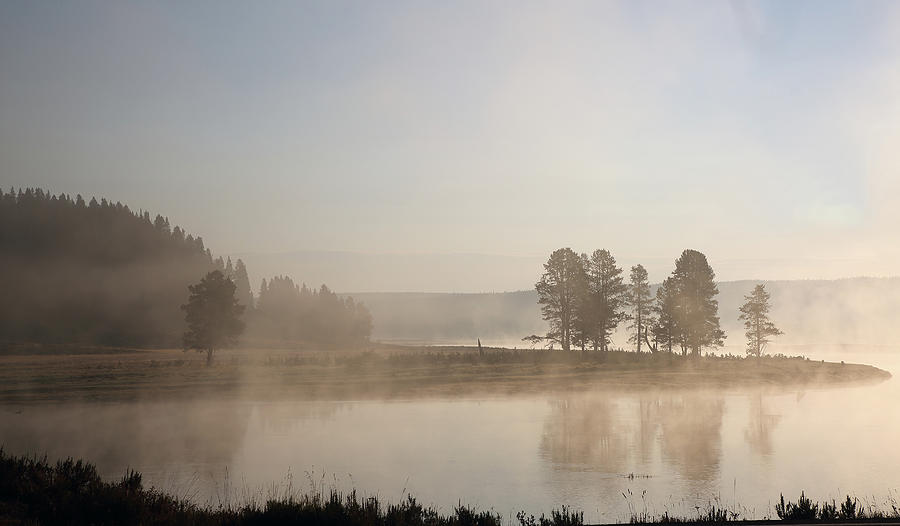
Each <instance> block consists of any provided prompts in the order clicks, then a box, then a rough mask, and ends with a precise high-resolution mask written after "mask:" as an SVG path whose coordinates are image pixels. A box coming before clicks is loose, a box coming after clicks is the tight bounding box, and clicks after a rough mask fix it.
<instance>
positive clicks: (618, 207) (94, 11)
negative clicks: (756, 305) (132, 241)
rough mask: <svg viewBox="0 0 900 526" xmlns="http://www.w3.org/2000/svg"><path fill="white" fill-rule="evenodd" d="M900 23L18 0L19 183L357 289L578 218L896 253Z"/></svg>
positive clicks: (528, 246) (772, 270)
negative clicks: (121, 209)
mask: <svg viewBox="0 0 900 526" xmlns="http://www.w3.org/2000/svg"><path fill="white" fill-rule="evenodd" d="M898 34H900V4H898V3H896V2H878V1H867V2H852V3H851V2H833V1H814V2H807V1H793V2H708V1H703V2H676V1H673V2H640V1H636V2H631V1H630V2H587V3H575V2H527V1H521V2H502V1H492V2H343V1H327V2H279V1H269V2H261V3H257V2H228V1H215V2H212V1H210V2H201V1H196V2H164V1H156V2H110V1H98V2H93V1H78V2H32V1H15V0H3V1H2V2H0V185H2V186H3V188H5V189H8V188H9V187H11V186H12V187H25V186H38V187H43V188H45V189H48V190H50V191H52V192H54V193H58V192H65V193H69V194H72V195H75V194H79V193H80V194H82V195H85V196H89V195H96V196H98V197H100V196H103V197H107V198H108V199H111V200H114V201H116V200H118V201H122V202H123V203H125V204H128V205H129V206H130V207H131V208H133V209H145V210H150V211H152V212H153V213H161V214H163V215H165V216H168V217H169V218H170V221H171V222H172V223H175V224H179V225H182V226H183V227H185V228H186V229H187V231H188V232H192V233H195V234H199V235H201V236H202V237H203V238H204V240H205V242H206V245H207V246H208V247H210V248H211V249H212V250H213V252H215V253H217V254H232V255H241V256H242V257H244V258H245V259H246V260H248V266H250V268H251V275H253V272H254V270H253V267H252V262H253V261H254V260H256V261H260V262H262V261H265V262H268V263H266V265H269V266H270V267H272V268H277V267H278V262H279V261H281V262H282V264H283V265H285V272H289V273H301V274H302V273H304V272H312V273H313V274H314V275H312V276H310V281H311V282H315V279H316V278H320V277H321V278H322V279H326V278H325V277H323V276H327V279H329V280H331V282H332V284H333V286H334V288H336V289H338V290H351V289H353V290H451V289H452V290H457V291H459V290H514V289H517V288H529V287H531V286H532V285H533V283H534V281H536V279H537V275H538V274H539V273H540V262H541V261H543V260H544V259H546V256H547V255H548V254H549V253H550V252H551V251H552V250H553V249H555V248H559V247H562V246H570V247H572V248H574V249H575V250H577V251H579V252H581V251H584V252H590V251H592V250H594V249H596V248H607V249H609V250H611V251H612V253H613V254H614V255H615V256H616V257H617V258H618V259H619V261H620V262H621V263H623V264H624V265H626V266H627V265H631V264H635V263H638V262H643V261H664V262H671V261H674V259H675V258H676V257H677V256H678V254H679V253H680V252H681V250H682V249H684V248H694V249H698V250H701V251H703V252H704V253H706V254H707V255H708V256H709V258H710V261H711V263H712V264H713V267H714V268H716V269H717V271H718V275H719V277H720V278H721V279H743V278H747V279H764V278H765V279H796V278H837V277H849V276H858V275H874V276H885V275H897V274H900V272H898V269H900V243H898V242H897V237H898V236H897V225H900V209H898V207H897V205H896V200H897V198H898V197H900V153H898V152H900V148H898V147H897V145H898V144H900V38H897V35H898ZM298 254H299V255H300V256H298ZM304 254H305V255H309V254H318V255H321V254H325V255H327V254H339V255H340V258H341V261H346V260H347V259H348V258H350V260H354V258H356V259H357V260H358V261H360V268H358V269H357V268H353V265H344V267H347V270H346V271H345V272H343V273H340V272H336V271H332V272H331V274H328V273H327V272H326V273H325V274H324V275H323V274H321V273H320V274H315V272H318V271H315V270H312V267H308V266H307V267H304V266H302V265H300V266H297V265H296V264H294V263H290V262H291V261H293V262H296V261H300V260H304V258H305V259H309V258H308V257H306V256H304ZM442 255H446V256H448V259H447V261H455V259H454V258H457V259H459V258H462V259H466V260H467V261H469V260H473V257H474V260H476V261H481V260H479V259H478V258H488V259H491V261H492V263H490V264H487V263H474V264H467V265H463V266H461V267H459V268H458V269H457V270H456V271H454V270H453V268H450V267H449V266H448V265H445V266H444V267H443V268H442V270H441V271H440V272H434V271H433V269H432V270H429V267H430V265H431V264H430V263H428V262H432V261H434V259H435V258H440V256H442ZM373 257H374V258H380V259H379V261H382V263H381V266H385V267H387V266H390V264H389V263H384V260H385V258H387V260H390V259H391V258H395V260H396V262H397V265H399V266H401V267H402V271H401V272H400V273H399V274H398V273H397V272H396V269H395V271H394V272H392V273H391V274H390V279H388V278H387V277H385V276H386V274H384V273H381V272H375V271H372V272H371V273H368V275H367V269H366V268H365V262H366V261H371V260H372V258H373ZM279 258H280V259H279ZM467 258H468V259H467ZM273 261H274V262H275V263H274V264H271V265H270V263H272V262H273ZM291 265H294V266H291ZM319 266H320V267H323V268H326V269H327V268H328V267H329V265H328V264H324V265H323V264H321V261H320V262H319ZM666 266H671V264H670V263H666ZM268 268H269V267H266V270H268ZM342 268H343V267H342ZM654 268H655V267H654ZM659 268H660V270H659V271H658V272H656V271H651V280H653V279H657V280H658V279H662V277H663V274H664V272H665V270H664V267H663V266H662V265H660V266H659ZM332 270H333V269H332ZM654 272H656V274H657V275H656V276H655V275H654ZM448 273H449V274H452V279H451V278H450V277H448ZM257 277H262V276H257ZM405 278H408V281H404V279H405ZM299 279H302V277H301V278H299ZM367 280H368V281H367Z"/></svg>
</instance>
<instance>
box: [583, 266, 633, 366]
mask: <svg viewBox="0 0 900 526" xmlns="http://www.w3.org/2000/svg"><path fill="white" fill-rule="evenodd" d="M585 274H586V276H587V301H586V302H585V303H584V304H583V305H584V306H585V307H586V308H587V309H588V313H587V316H586V319H587V322H586V324H587V326H588V328H589V331H588V334H589V341H590V342H591V343H592V344H593V347H594V350H595V351H596V350H602V351H607V350H609V343H610V337H611V335H612V333H613V331H615V330H616V327H618V325H619V323H620V322H621V321H622V320H623V319H624V318H625V310H624V306H625V301H626V293H627V291H628V287H627V286H626V285H625V283H624V282H623V281H622V269H621V268H620V267H618V266H617V265H616V258H614V257H613V256H612V254H610V253H609V251H608V250H595V251H594V253H593V254H591V257H590V258H588V259H587V260H586V267H585Z"/></svg>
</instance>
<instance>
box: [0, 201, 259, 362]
mask: <svg viewBox="0 0 900 526" xmlns="http://www.w3.org/2000/svg"><path fill="white" fill-rule="evenodd" d="M225 266H226V264H225V262H223V261H222V260H221V259H214V258H213V257H212V254H211V253H210V251H209V250H208V249H207V248H206V247H204V245H203V240H202V239H201V238H199V237H194V236H192V235H190V234H187V233H185V232H184V230H182V229H181V228H179V227H178V226H175V227H171V226H170V224H169V221H168V219H166V218H164V217H162V216H158V215H157V216H155V217H151V216H150V214H149V213H148V212H145V211H132V210H131V209H129V208H128V206H125V205H123V204H121V203H118V202H116V203H113V202H110V201H107V200H106V199H101V200H99V201H98V200H97V199H91V200H90V201H89V202H85V200H84V199H83V198H82V197H81V196H80V195H78V196H75V197H74V198H73V197H71V196H69V195H65V194H60V195H52V194H50V193H49V192H45V191H43V190H40V189H31V188H29V189H25V190H18V191H12V190H11V191H9V192H0V270H2V271H0V290H3V300H2V301H0V338H2V339H3V340H6V341H26V342H38V343H58V342H59V343H72V342H76V343H90V344H106V345H134V346H168V345H177V343H178V342H179V340H180V336H181V332H182V329H183V327H184V320H183V318H182V316H181V313H180V311H179V310H178V306H179V305H180V304H181V303H183V302H184V298H185V293H186V291H187V286H188V285H189V284H191V283H193V282H195V281H197V279H198V277H200V276H203V275H205V274H206V273H208V272H210V271H213V270H221V271H224V270H225ZM239 267H241V268H242V267H243V264H242V263H239ZM247 291H249V285H248V286H247Z"/></svg>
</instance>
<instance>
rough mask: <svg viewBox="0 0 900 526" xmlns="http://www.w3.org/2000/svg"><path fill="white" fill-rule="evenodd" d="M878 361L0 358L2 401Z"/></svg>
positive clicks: (641, 376) (224, 354)
mask: <svg viewBox="0 0 900 526" xmlns="http://www.w3.org/2000/svg"><path fill="white" fill-rule="evenodd" d="M887 378H890V373H888V372H887V371H883V370H881V369H878V368H876V367H872V366H869V365H862V364H850V363H843V362H825V361H813V360H808V359H804V358H801V357H763V358H761V359H754V358H742V357H731V356H726V357H719V356H704V357H700V358H689V357H681V356H672V355H666V354H657V355H652V354H647V353H645V354H637V353H632V352H621V351H613V352H608V353H598V352H591V351H587V352H575V351H573V352H562V351H530V350H509V349H482V350H481V351H480V352H479V351H478V350H477V348H467V347H453V348H435V347H421V348H411V347H398V346H391V347H382V348H377V349H375V350H369V351H339V350H327V351H294V350H277V349H238V350H226V351H220V352H218V353H217V355H216V360H215V363H214V364H213V365H212V366H207V365H206V364H205V360H204V359H203V357H201V356H199V355H198V354H196V353H185V352H183V351H181V350H175V349H163V350H140V349H121V350H116V349H112V350H110V349H106V350H99V351H98V350H91V351H90V352H83V353H80V352H78V350H77V349H74V350H73V349H69V350H68V351H67V352H65V353H61V352H50V353H43V352H37V353H23V352H11V353H5V354H2V355H0V403H27V402H30V401H63V400H65V401H72V400H130V399H138V398H142V399H144V398H172V397H174V398H179V397H185V396H191V397H196V396H205V395H209V396H216V397H240V398H245V399H256V400H266V399H274V398H278V399H286V398H290V399H298V400H347V399H358V398H360V397H367V398H397V397H418V396H460V395H464V396H481V395H493V394H518V393H534V392H544V391H547V392H557V391H578V390H596V389H617V390H621V389H646V388H648V387H650V388H654V389H675V388H678V389H683V388H715V389H727V388H733V387H738V386H746V385H754V386H761V387H764V388H766V387H770V388H773V389H779V388H794V387H815V386H830V385H849V384H857V383H871V382H879V381H883V380H886V379H887Z"/></svg>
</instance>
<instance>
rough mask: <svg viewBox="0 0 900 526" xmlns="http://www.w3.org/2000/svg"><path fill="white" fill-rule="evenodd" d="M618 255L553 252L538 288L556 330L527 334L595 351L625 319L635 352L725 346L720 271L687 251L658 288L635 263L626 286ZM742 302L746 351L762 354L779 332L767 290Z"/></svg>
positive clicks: (605, 346)
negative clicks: (770, 314) (771, 318)
mask: <svg viewBox="0 0 900 526" xmlns="http://www.w3.org/2000/svg"><path fill="white" fill-rule="evenodd" d="M622 273H623V271H622V268H620V267H619V266H618V265H617V264H616V260H615V258H614V257H613V256H612V254H610V253H609V251H607V250H595V251H594V252H593V253H592V254H590V255H588V254H577V253H575V251H573V250H572V249H570V248H561V249H558V250H556V251H554V252H553V253H552V254H551V255H550V258H549V259H548V260H547V263H545V264H544V273H543V275H542V276H541V279H540V281H538V282H537V284H536V285H535V289H536V290H537V293H538V302H539V303H540V305H541V313H542V315H543V318H544V320H546V321H547V322H548V323H549V326H550V330H549V331H548V332H547V334H546V335H545V336H543V337H541V336H537V335H532V336H528V337H526V338H524V340H526V341H530V342H531V343H532V344H534V343H536V342H539V341H546V342H549V343H550V344H551V345H553V344H559V345H560V346H561V347H562V349H563V350H570V349H571V348H573V347H576V348H581V350H585V349H586V348H587V347H591V348H593V349H594V350H595V351H596V350H600V351H606V350H608V349H609V345H610V339H611V337H612V335H613V333H614V332H615V331H616V329H617V328H618V327H619V325H620V324H621V323H622V322H623V321H629V322H630V323H629V325H628V329H629V343H632V344H633V345H634V349H635V350H636V351H637V352H641V351H642V349H643V348H644V347H646V348H647V349H649V350H650V351H651V352H657V351H665V352H668V353H672V352H675V351H680V352H681V354H683V355H687V354H688V353H690V354H691V355H695V356H697V355H700V353H701V352H702V350H703V349H705V348H709V347H721V346H722V345H723V344H724V340H725V332H724V331H722V329H721V328H720V327H719V315H718V310H719V303H718V301H717V300H716V296H717V295H718V293H719V290H718V287H717V286H716V282H715V272H713V269H712V267H711V266H710V265H709V262H708V261H707V259H706V256H705V255H704V254H702V253H701V252H698V251H696V250H690V249H688V250H685V251H684V252H682V253H681V256H680V257H679V258H678V259H677V260H676V261H675V269H674V270H673V271H672V274H671V275H670V276H669V277H667V278H666V279H665V280H664V281H663V282H662V283H661V284H659V285H658V286H657V287H656V290H655V292H654V291H653V288H652V287H651V286H650V282H649V280H648V276H647V270H646V269H645V268H644V267H643V266H642V265H635V266H633V267H631V272H630V276H629V281H628V283H626V282H625V280H624V276H623V275H622ZM746 300H747V303H745V304H744V306H743V307H741V317H740V319H741V320H744V322H745V327H746V328H747V333H746V334H747V338H748V345H747V353H748V354H751V355H755V356H760V355H761V354H762V352H763V350H764V348H765V346H766V344H767V343H768V342H769V339H770V338H771V337H772V336H776V335H778V334H781V331H779V330H778V329H777V328H776V327H775V325H774V324H773V323H772V322H771V321H769V319H768V312H769V308H770V305H769V295H768V293H767V292H766V291H765V286H764V285H762V284H760V285H758V286H757V287H756V288H755V289H754V291H753V293H751V294H750V295H749V296H747V297H746Z"/></svg>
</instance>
